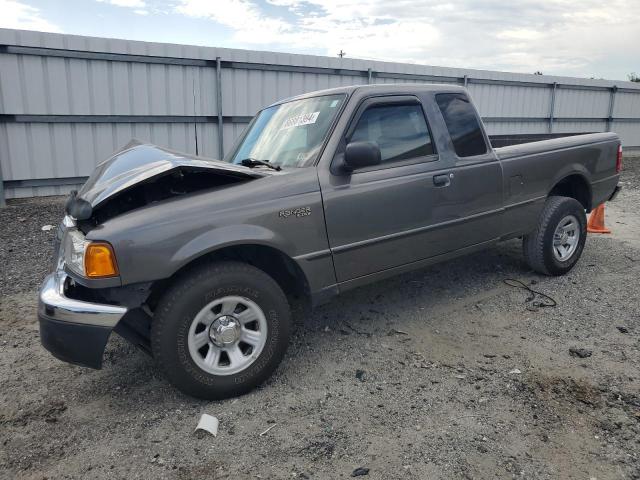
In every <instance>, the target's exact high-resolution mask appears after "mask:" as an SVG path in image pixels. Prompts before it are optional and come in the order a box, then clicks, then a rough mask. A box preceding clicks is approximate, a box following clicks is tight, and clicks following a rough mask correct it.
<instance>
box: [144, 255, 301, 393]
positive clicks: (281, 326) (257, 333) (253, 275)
mask: <svg viewBox="0 0 640 480" xmlns="http://www.w3.org/2000/svg"><path fill="white" fill-rule="evenodd" d="M290 330H291V319H290V311H289V304H288V303H287V299H286V296H285V294H284V293H283V292H282V289H281V288H280V286H279V285H278V284H277V283H276V282H275V281H274V280H273V279H272V278H271V277H270V276H269V275H267V274H266V273H265V272H263V271H262V270H259V269H257V268H255V267H253V266H251V265H247V264H244V263H239V262H220V263H212V264H209V265H205V266H203V267H200V268H197V269H195V270H193V271H192V272H190V273H189V274H187V275H185V276H184V277H183V278H181V279H180V280H179V281H178V282H176V283H175V284H174V285H173V287H171V288H170V289H169V290H168V291H167V293H166V294H165V295H164V297H163V298H162V299H161V301H160V302H159V304H158V307H157V308H156V313H155V316H154V320H153V325H152V328H151V346H152V351H153V356H154V358H155V360H156V362H157V364H158V366H159V367H160V369H161V370H162V371H163V372H164V374H165V375H166V376H167V378H168V379H169V381H170V382H171V383H172V384H173V385H175V386H176V387H177V388H178V389H180V390H181V391H182V392H184V393H187V394H189V395H192V396H195V397H199V398H204V399H209V400H214V399H222V398H228V397H231V396H235V395H240V394H242V393H246V392H248V391H249V390H251V389H252V388H254V387H256V386H257V385H259V384H260V383H262V382H263V381H264V380H266V379H267V378H268V377H269V376H270V375H271V373H272V372H273V371H274V370H275V368H276V367H277V366H278V364H279V363H280V361H281V359H282V357H283V355H284V353H285V351H286V349H287V345H288V342H289V335H290Z"/></svg>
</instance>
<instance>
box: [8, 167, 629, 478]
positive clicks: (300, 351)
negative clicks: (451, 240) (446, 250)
mask: <svg viewBox="0 0 640 480" xmlns="http://www.w3.org/2000/svg"><path fill="white" fill-rule="evenodd" d="M623 183H624V186H625V190H624V191H623V193H622V194H621V195H620V197H619V198H618V199H617V200H616V201H615V202H613V203H611V204H609V205H608V206H607V223H608V225H609V226H610V227H611V228H612V229H613V231H614V233H613V235H610V236H591V237H590V238H589V240H588V242H587V246H586V248H585V251H584V255H583V258H582V260H581V261H580V262H579V264H578V266H577V267H576V268H574V269H573V271H572V272H570V273H569V274H568V275H566V276H565V277H562V278H548V277H543V276H540V275H537V274H535V273H533V272H531V271H529V270H528V269H527V268H526V267H525V265H524V263H523V261H522V257H521V253H520V243H519V242H518V241H510V242H507V243H505V244H503V245H500V246H498V247H496V248H492V249H490V250H488V251H485V252H482V253H479V254H475V255H472V256H468V257H465V258H462V259H458V260H454V261H450V262H447V263H444V264H440V265H437V266H434V267H432V268H428V269H425V270H422V271H419V272H415V273H412V274H408V275H403V276H400V277H396V278H394V279H391V280H387V281H384V282H381V283H378V284H375V285H372V286H368V287H365V288H361V289H358V290H355V291H353V292H351V293H349V294H348V295H346V296H345V297H344V298H340V299H337V300H336V301H334V302H332V303H330V304H328V305H326V306H324V307H322V308H320V309H318V310H317V311H316V312H315V313H314V314H313V316H312V317H311V318H309V319H307V320H306V321H305V323H304V325H301V326H299V328H298V329H297V331H296V333H295V336H294V338H293V341H292V344H291V346H290V349H289V353H288V355H287V356H286V358H285V360H284V362H283V364H282V365H281V367H280V368H279V369H278V371H277V372H276V374H275V375H274V376H273V377H272V379H270V380H269V381H268V382H267V383H266V384H265V385H263V386H262V387H261V388H259V389H257V390H255V391H254V392H252V393H250V394H248V395H245V396H243V397H240V398H237V399H232V400H226V401H221V402H204V401H199V400H194V399H192V398H189V397H186V396H184V395H182V394H180V393H179V392H177V391H176V390H174V389H173V388H172V387H171V386H169V385H168V384H167V382H166V381H165V380H164V379H163V378H161V376H160V375H159V374H158V372H157V371H156V370H155V368H154V366H153V362H152V360H151V359H150V358H149V357H147V356H146V355H145V354H143V353H141V352H139V351H137V350H136V349H134V348H133V347H131V346H129V345H128V344H127V343H126V342H124V341H123V340H121V339H119V338H118V337H117V336H112V338H111V340H110V342H109V345H108V347H107V352H106V355H105V365H104V368H103V370H100V371H93V370H88V369H83V368H80V367H74V366H70V365H67V364H64V363H62V362H59V361H58V360H56V359H54V358H53V357H51V356H50V355H49V354H48V353H47V352H46V351H44V349H43V348H42V347H41V346H40V343H39V338H38V326H37V321H36V319H35V307H36V298H35V297H36V291H37V286H38V284H39V282H40V281H41V279H42V277H43V276H44V275H45V273H46V272H47V271H48V270H49V265H50V262H51V260H50V258H49V254H50V248H51V246H50V243H51V239H52V237H53V233H52V232H43V231H42V230H41V227H42V226H43V225H45V224H56V223H57V221H58V220H59V219H60V215H61V210H62V205H63V201H62V199H59V198H53V199H52V198H50V199H37V200H29V201H14V202H11V203H10V206H9V208H7V209H5V210H1V211H0V224H1V225H2V226H3V227H4V228H2V230H1V231H0V262H1V264H2V270H1V274H0V302H1V305H0V444H1V445H2V447H1V448H0V477H3V478H33V479H42V478H149V479H151V478H153V479H156V478H175V479H193V478H209V479H221V478H234V479H235V478H242V479H244V478H247V479H250V478H263V479H267V478H288V479H290V478H323V479H324V478H350V477H351V476H353V475H355V474H356V473H362V474H364V473H365V472H367V470H366V469H368V473H367V474H368V477H366V478H374V479H391V478H420V479H425V478H443V479H445V478H446V479H456V478H467V479H469V478H479V479H482V478H560V479H592V478H596V479H621V478H635V479H640V373H639V370H638V367H639V366H640V348H639V347H640V313H639V312H640V311H639V306H640V289H639V288H638V274H639V272H640V218H639V217H638V213H637V212H638V204H639V202H640V159H636V160H632V159H629V160H627V162H626V171H625V175H624V178H623ZM506 278H516V279H519V280H521V281H523V282H525V283H526V284H527V285H530V286H531V287H532V288H534V289H536V290H539V291H541V292H544V293H545V294H547V295H550V296H552V297H553V298H554V299H555V300H556V301H557V303H558V305H557V307H555V308H553V307H536V306H535V304H536V303H537V302H540V301H542V300H543V299H542V298H540V297H537V298H536V299H535V300H534V301H527V298H528V294H527V292H525V291H524V290H521V289H517V288H512V287H509V286H507V285H505V284H504V283H503V280H504V279H506ZM571 350H573V353H572V352H571ZM589 352H590V353H591V355H590V356H586V355H587V354H589ZM581 356H583V357H584V358H581ZM202 413H209V414H211V415H215V416H217V417H218V418H219V419H220V429H219V434H218V436H217V437H216V438H213V437H211V436H208V435H203V434H200V433H197V434H194V432H193V430H194V428H195V426H196V424H197V421H198V419H199V417H200V415H201V414H202ZM269 427H272V428H271V429H270V430H269V431H268V432H267V433H265V434H264V435H261V433H262V432H265V431H266V430H267V429H268V428H269ZM358 468H361V470H356V469H358Z"/></svg>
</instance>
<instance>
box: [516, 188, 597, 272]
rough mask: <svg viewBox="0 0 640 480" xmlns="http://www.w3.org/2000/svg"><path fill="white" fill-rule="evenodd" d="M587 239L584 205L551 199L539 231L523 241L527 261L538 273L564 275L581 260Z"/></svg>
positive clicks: (527, 236)
mask: <svg viewBox="0 0 640 480" xmlns="http://www.w3.org/2000/svg"><path fill="white" fill-rule="evenodd" d="M586 238H587V218H586V215H585V211H584V207H583V206H582V204H580V202H578V201H577V200H575V199H573V198H569V197H559V196H553V197H549V198H548V199H547V201H546V202H545V205H544V209H543V210H542V213H541V214H540V218H539V220H538V225H537V227H536V229H535V230H534V231H533V232H531V233H530V234H529V235H526V236H525V237H524V239H523V250H524V257H525V260H526V262H527V263H528V264H529V266H530V267H531V268H532V269H533V270H535V271H536V272H539V273H543V274H545V275H564V274H565V273H567V272H568V271H569V270H571V269H572V268H573V266H574V265H575V264H576V263H577V262H578V260H579V259H580V256H581V255H582V250H583V249H584V244H585V241H586Z"/></svg>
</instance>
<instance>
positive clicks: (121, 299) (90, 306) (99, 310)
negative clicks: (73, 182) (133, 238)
mask: <svg viewBox="0 0 640 480" xmlns="http://www.w3.org/2000/svg"><path fill="white" fill-rule="evenodd" d="M273 174H276V173H275V172H273V171H271V170H258V169H250V168H247V167H243V166H238V165H232V164H230V163H226V162H222V161H216V160H208V159H205V158H200V157H196V156H192V155H189V154H183V153H177V152H173V151H171V150H167V149H165V148H162V147H158V146H155V145H149V144H142V143H139V142H136V141H133V142H131V143H129V144H128V145H127V146H126V147H124V148H123V149H122V150H120V151H118V152H116V153H115V154H114V155H113V156H112V157H111V158H109V159H107V160H105V161H104V162H102V163H101V164H100V165H98V166H97V167H96V169H95V171H94V172H93V174H92V175H91V176H90V177H89V179H88V180H87V182H86V183H85V184H84V186H83V187H82V189H81V190H80V191H79V192H72V194H71V195H70V197H69V199H68V201H67V205H66V212H67V216H66V217H65V218H64V220H63V221H62V223H61V224H60V226H59V228H58V232H57V240H56V261H55V267H54V272H53V273H51V274H50V275H49V276H47V278H46V279H45V281H44V282H43V284H42V287H41V290H40V298H39V308H38V318H39V322H40V336H41V341H42V344H43V346H44V347H45V348H47V350H49V351H50V352H51V353H52V354H53V355H54V356H56V357H58V358H60V359H62V360H64V361H66V362H69V363H75V364H79V365H83V366H88V367H92V368H100V367H101V365H102V354H103V351H104V348H105V345H106V343H107V340H108V338H109V336H110V334H111V332H112V331H115V332H116V333H118V334H120V335H121V336H123V337H125V338H127V339H128V340H130V341H131V342H133V343H134V344H136V345H138V346H141V347H142V348H143V349H144V350H148V335H149V325H150V314H151V312H150V311H149V309H148V301H149V296H150V295H152V291H151V290H152V289H151V287H152V284H151V283H145V284H131V285H122V282H121V278H120V273H119V271H118V264H117V252H114V250H113V248H112V246H111V245H110V244H109V243H108V242H105V241H98V240H90V238H91V237H90V235H89V232H90V231H91V230H93V229H94V228H95V227H96V226H98V225H100V224H102V223H104V222H106V221H107V220H109V219H111V218H114V217H116V216H118V215H121V214H123V213H125V212H128V211H131V210H134V209H137V208H140V207H143V206H145V205H149V204H152V203H155V202H160V201H162V200H165V199H169V198H172V197H177V196H182V195H187V194H190V193H193V192H198V191H206V190H212V189H218V188H225V187H227V186H231V185H234V184H238V183H242V182H247V181H250V180H254V179H258V178H261V177H264V176H267V175H273ZM90 251H95V254H94V257H92V256H91V254H90V253H89V252H90ZM92 259H93V260H92ZM92 261H93V264H92V263H91V262H92ZM105 262H106V263H109V262H111V263H109V264H108V265H107V267H109V268H106V269H105V265H106V263H105ZM101 268H102V270H101Z"/></svg>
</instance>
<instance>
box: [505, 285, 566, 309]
mask: <svg viewBox="0 0 640 480" xmlns="http://www.w3.org/2000/svg"><path fill="white" fill-rule="evenodd" d="M503 282H504V283H505V285H509V286H510V287H513V288H520V289H522V290H526V291H527V292H529V294H530V295H529V296H528V297H527V299H526V300H525V302H526V303H529V302H531V304H530V306H531V307H533V308H534V309H538V308H547V307H555V306H557V305H558V302H556V301H555V299H554V298H552V297H550V296H549V295H547V294H546V293H542V292H538V291H537V290H534V289H533V288H531V287H530V286H529V285H527V284H525V283H523V282H521V281H520V280H517V279H515V278H505V279H504V280H503ZM536 295H538V296H539V297H542V298H543V299H547V300H548V301H547V302H534V300H535V298H536ZM527 308H529V307H527ZM534 311H535V310H534Z"/></svg>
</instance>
